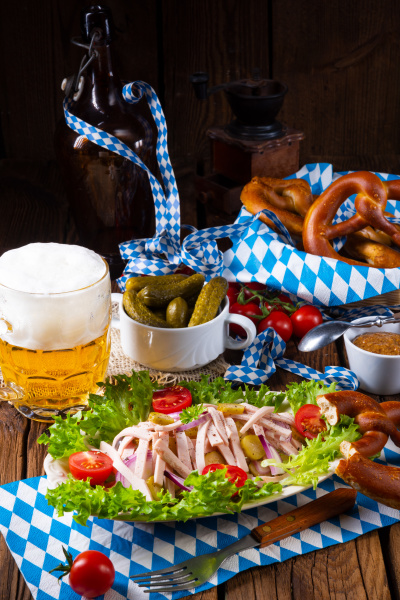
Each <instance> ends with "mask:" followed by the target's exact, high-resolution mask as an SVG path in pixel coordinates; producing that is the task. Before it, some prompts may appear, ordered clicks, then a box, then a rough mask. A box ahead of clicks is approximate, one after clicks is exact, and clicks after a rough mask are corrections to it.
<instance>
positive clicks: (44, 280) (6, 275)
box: [0, 243, 106, 294]
mask: <svg viewBox="0 0 400 600" xmlns="http://www.w3.org/2000/svg"><path fill="white" fill-rule="evenodd" d="M105 273H106V265H105V263H104V261H103V259H102V258H101V257H100V256H99V255H98V254H96V253H95V252H93V251H92V250H89V249H87V248H83V247H82V246H74V245H69V244H56V243H33V244H28V245H26V246H22V247H21V248H16V249H14V250H9V251H8V252H5V253H4V254H3V255H2V256H1V257H0V283H1V284H3V285H5V286H7V287H8V288H11V289H14V290H17V291H20V292H29V293H32V294H55V293H62V292H71V291H74V290H79V289H82V288H84V287H87V286H89V285H92V284H93V283H96V282H97V281H99V280H100V279H101V278H102V277H103V276H104V275H105Z"/></svg>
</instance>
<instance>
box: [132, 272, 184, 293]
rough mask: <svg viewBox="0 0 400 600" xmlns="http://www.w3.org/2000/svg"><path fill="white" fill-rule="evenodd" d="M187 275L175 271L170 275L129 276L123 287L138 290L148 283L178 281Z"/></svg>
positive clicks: (159, 283)
mask: <svg viewBox="0 0 400 600" xmlns="http://www.w3.org/2000/svg"><path fill="white" fill-rule="evenodd" d="M187 278H188V276H187V275H184V274H183V273H175V274H172V275H146V276H145V277H141V276H140V275H138V276H136V277H130V278H129V279H127V280H126V283H125V289H126V290H127V291H128V292H130V291H134V292H140V290H142V289H143V288H144V287H146V286H148V285H167V284H173V283H178V282H179V281H183V280H184V279H187Z"/></svg>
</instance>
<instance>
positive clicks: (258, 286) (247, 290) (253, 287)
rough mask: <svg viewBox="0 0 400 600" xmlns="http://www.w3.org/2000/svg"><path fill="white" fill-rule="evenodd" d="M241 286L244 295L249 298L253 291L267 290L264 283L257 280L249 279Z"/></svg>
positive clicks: (262, 292)
mask: <svg viewBox="0 0 400 600" xmlns="http://www.w3.org/2000/svg"><path fill="white" fill-rule="evenodd" d="M244 286H245V287H244V288H243V293H244V297H245V298H246V299H247V300H249V299H250V298H252V297H253V296H254V294H253V292H258V293H260V294H264V293H265V292H266V291H267V287H266V285H265V284H264V283H258V282H257V281H251V282H249V283H245V284H244Z"/></svg>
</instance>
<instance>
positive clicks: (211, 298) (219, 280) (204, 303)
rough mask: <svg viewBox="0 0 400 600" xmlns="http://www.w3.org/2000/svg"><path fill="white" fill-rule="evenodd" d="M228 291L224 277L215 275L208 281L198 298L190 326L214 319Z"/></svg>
mask: <svg viewBox="0 0 400 600" xmlns="http://www.w3.org/2000/svg"><path fill="white" fill-rule="evenodd" d="M227 291H228V282H227V280H226V279H225V278H224V277H214V279H211V281H209V282H208V283H206V285H205V286H204V287H203V289H202V290H201V292H200V294H199V297H198V298H197V301H196V304H195V307H194V311H193V314H192V316H191V318H190V321H189V324H188V327H194V326H195V325H202V324H203V323H207V322H208V321H211V320H212V319H214V317H215V316H216V315H217V313H218V309H219V307H220V305H221V302H222V300H223V299H224V298H225V296H226V292H227Z"/></svg>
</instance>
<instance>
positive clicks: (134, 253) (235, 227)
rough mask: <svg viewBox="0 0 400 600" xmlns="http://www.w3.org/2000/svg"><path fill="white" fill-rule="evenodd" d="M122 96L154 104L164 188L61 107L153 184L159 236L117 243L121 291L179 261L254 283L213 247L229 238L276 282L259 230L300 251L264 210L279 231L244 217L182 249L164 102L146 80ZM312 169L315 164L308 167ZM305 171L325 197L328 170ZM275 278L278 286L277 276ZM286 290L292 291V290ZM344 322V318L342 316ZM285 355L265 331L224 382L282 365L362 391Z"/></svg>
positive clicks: (195, 236) (347, 207) (114, 141)
mask: <svg viewBox="0 0 400 600" xmlns="http://www.w3.org/2000/svg"><path fill="white" fill-rule="evenodd" d="M123 95H124V98H125V100H126V101H127V102H129V103H132V104H134V103H136V102H138V101H139V100H141V99H142V98H143V97H144V98H145V99H146V100H147V102H148V104H149V107H150V110H151V113H152V115H153V118H154V121H155V123H156V125H157V129H158V138H157V147H156V153H157V160H158V164H159V169H160V173H161V178H162V183H163V186H162V185H161V184H160V182H159V181H158V179H157V178H156V177H155V176H154V175H153V174H152V173H151V172H150V170H149V169H148V168H147V167H146V165H145V164H144V163H143V161H142V160H141V159H140V158H139V157H138V156H137V154H136V153H135V152H134V151H133V150H132V149H131V148H129V147H128V146H127V145H126V144H124V143H123V142H121V141H120V140H119V139H118V138H116V137H115V136H113V135H111V134H109V133H107V132H105V131H103V130H102V129H100V128H98V127H94V126H93V125H90V124H88V123H86V122H85V121H83V120H82V119H79V117H77V116H75V115H74V114H73V105H74V102H73V101H72V100H70V99H66V100H65V101H64V113H65V119H66V122H67V124H68V125H69V127H70V128H71V129H73V130H74V131H75V132H76V133H78V134H79V135H82V136H85V137H86V138H87V139H88V140H90V141H91V142H94V143H95V144H97V145H99V146H101V147H103V148H106V149H107V150H110V151H111V152H115V153H116V154H119V155H120V156H122V157H124V158H127V159H128V160H131V161H132V162H133V163H135V164H136V165H137V166H139V167H140V168H141V169H142V170H143V173H145V174H147V177H148V179H149V182H150V186H151V190H152V194H153V198H154V206H155V217H156V233H155V235H154V237H153V238H146V239H138V240H129V241H126V242H124V243H122V244H121V245H120V252H121V256H122V258H123V259H125V260H127V266H126V268H125V271H124V274H123V276H122V277H121V278H120V279H119V280H118V283H119V285H120V287H121V288H122V289H124V287H125V281H126V279H127V278H129V276H130V274H131V273H135V274H137V273H143V274H147V275H151V274H153V275H162V274H168V273H172V272H174V271H175V270H176V267H177V266H178V265H179V264H181V263H185V264H186V265H188V266H189V267H191V268H193V269H194V270H195V271H197V272H200V273H203V274H204V275H205V277H206V279H207V280H208V279H211V278H212V277H215V276H217V275H222V274H224V275H225V276H227V277H228V279H231V278H230V277H229V273H230V272H232V273H236V276H235V277H234V279H236V278H237V279H239V280H241V281H253V280H257V279H259V277H253V276H252V275H251V271H248V270H247V268H246V267H245V266H244V265H243V264H242V263H241V262H240V260H238V259H237V257H236V256H235V255H234V254H233V258H232V260H231V262H229V259H228V263H227V254H226V253H225V255H223V254H222V252H221V251H220V250H219V249H218V246H217V243H216V240H218V239H221V238H225V237H228V238H230V239H231V240H232V241H233V242H234V243H235V241H236V242H240V241H243V240H245V243H246V247H248V253H247V254H248V255H249V257H250V260H251V261H252V263H254V261H258V263H257V265H254V264H252V270H255V271H257V270H258V274H261V275H260V280H261V281H264V280H266V279H267V278H268V277H271V276H272V272H271V273H268V269H269V268H273V266H274V264H275V262H276V261H277V260H282V256H281V255H279V256H278V255H277V256H274V251H273V250H272V251H271V259H272V260H271V261H270V264H271V267H269V265H268V264H267V263H268V261H267V260H266V261H265V264H264V260H263V261H262V262H260V259H259V258H258V255H257V251H256V250H257V244H258V240H259V239H260V238H259V236H260V232H262V231H263V230H264V229H267V231H268V237H269V239H270V240H271V242H272V243H271V248H272V246H273V242H274V241H276V242H279V243H280V244H281V245H282V244H285V245H286V246H287V247H289V248H290V247H291V248H292V249H294V248H295V243H294V242H293V240H292V239H291V237H290V234H289V232H288V231H287V229H286V227H284V225H283V224H282V223H281V221H280V220H279V219H278V218H277V217H276V215H275V214H274V213H273V212H271V211H269V210H265V211H263V212H264V213H265V214H266V216H267V217H268V218H269V219H270V220H271V221H272V222H273V223H274V225H275V227H276V228H277V230H278V233H276V232H274V231H272V230H271V229H270V228H266V226H265V225H264V224H263V223H261V221H260V220H259V218H258V217H259V215H260V213H259V214H257V215H255V216H251V217H250V218H243V217H239V219H238V220H237V222H236V223H234V224H232V225H224V226H222V227H210V228H208V229H205V230H202V231H197V230H196V229H195V228H194V227H189V229H190V230H191V233H190V234H189V235H188V236H187V237H186V238H185V240H184V241H183V243H182V245H181V244H180V232H181V222H180V204H179V194H178V189H177V185H176V179H175V175H174V171H173V168H172V165H171V161H170V159H169V154H168V144H167V125H166V120H165V116H164V113H163V110H162V108H161V104H160V102H159V100H158V98H157V94H156V93H155V91H154V90H153V88H152V87H151V86H150V85H149V84H147V83H145V82H143V81H136V82H134V83H130V84H128V85H126V86H125V87H124V89H123ZM143 126H144V128H145V140H144V144H148V143H150V138H151V130H150V129H149V126H148V123H147V122H143ZM311 167H313V166H312V165H311ZM304 169H305V171H304V173H303V172H302V171H299V172H298V173H297V174H296V176H297V177H303V178H304V179H306V180H308V181H309V183H310V185H312V186H313V192H314V193H321V192H322V191H323V189H325V188H326V187H327V186H328V185H329V183H330V182H331V181H332V177H333V175H332V167H331V165H324V164H321V165H316V166H315V168H309V166H306V167H305V168H304ZM163 188H164V189H163ZM317 188H318V189H317ZM164 190H165V191H164ZM391 208H392V211H393V212H394V210H393V208H394V207H393V206H392V207H391ZM353 213H354V206H353V204H352V202H351V200H350V199H349V200H347V201H346V202H345V203H344V204H343V205H342V207H340V209H339V211H338V215H337V217H336V219H337V220H343V219H344V218H348V217H349V216H350V215H351V214H353ZM391 220H392V219H391ZM393 220H395V219H393ZM397 220H398V219H397ZM343 241H344V239H338V240H335V241H334V247H335V248H336V249H337V250H338V249H339V248H340V247H341V246H342V244H343ZM245 254H246V252H245ZM241 260H243V257H241ZM236 262H237V263H238V264H236ZM239 275H240V277H239ZM272 280H274V278H273V276H272ZM277 283H279V282H277ZM276 287H277V289H282V287H281V288H280V286H279V285H277V286H276ZM283 289H284V286H283ZM285 291H289V292H290V290H285ZM387 311H389V314H391V312H390V310H389V309H388V308H387V307H381V308H380V309H379V312H378V309H377V307H374V308H371V307H367V308H364V309H362V311H361V312H360V310H359V309H357V310H356V311H353V312H352V313H349V314H348V315H347V317H348V318H349V319H354V318H357V317H359V316H364V315H366V314H371V312H374V313H375V314H387ZM338 315H340V309H338ZM341 317H342V318H343V315H341ZM327 318H329V317H327ZM285 350H286V344H285V342H284V341H283V340H282V338H281V337H280V336H279V335H278V334H277V333H276V332H275V331H274V330H273V329H271V328H269V329H267V330H266V331H264V332H262V333H260V334H259V335H258V336H257V337H256V339H255V340H254V343H253V344H252V345H251V346H250V347H249V348H247V349H246V350H245V352H244V355H243V360H242V363H241V365H240V366H231V367H229V369H228V370H227V372H226V374H225V378H226V379H229V380H235V381H240V382H244V383H249V384H250V383H251V384H253V385H260V384H261V383H264V382H265V381H266V380H267V379H268V378H269V377H270V376H271V375H272V374H273V373H274V372H275V371H276V367H277V366H279V367H280V368H283V369H286V370H288V371H290V372H292V373H296V374H298V375H300V376H302V377H305V378H306V379H316V380H320V381H325V382H326V383H327V384H329V383H331V382H332V381H336V382H337V384H338V388H339V389H357V387H358V381H357V378H356V377H355V375H354V373H352V372H351V371H349V370H348V369H344V368H342V367H326V369H325V372H324V373H320V372H318V371H316V370H314V369H311V368H310V367H307V366H305V365H302V364H301V363H298V362H295V361H293V360H289V359H285V358H283V355H284V353H285Z"/></svg>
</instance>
